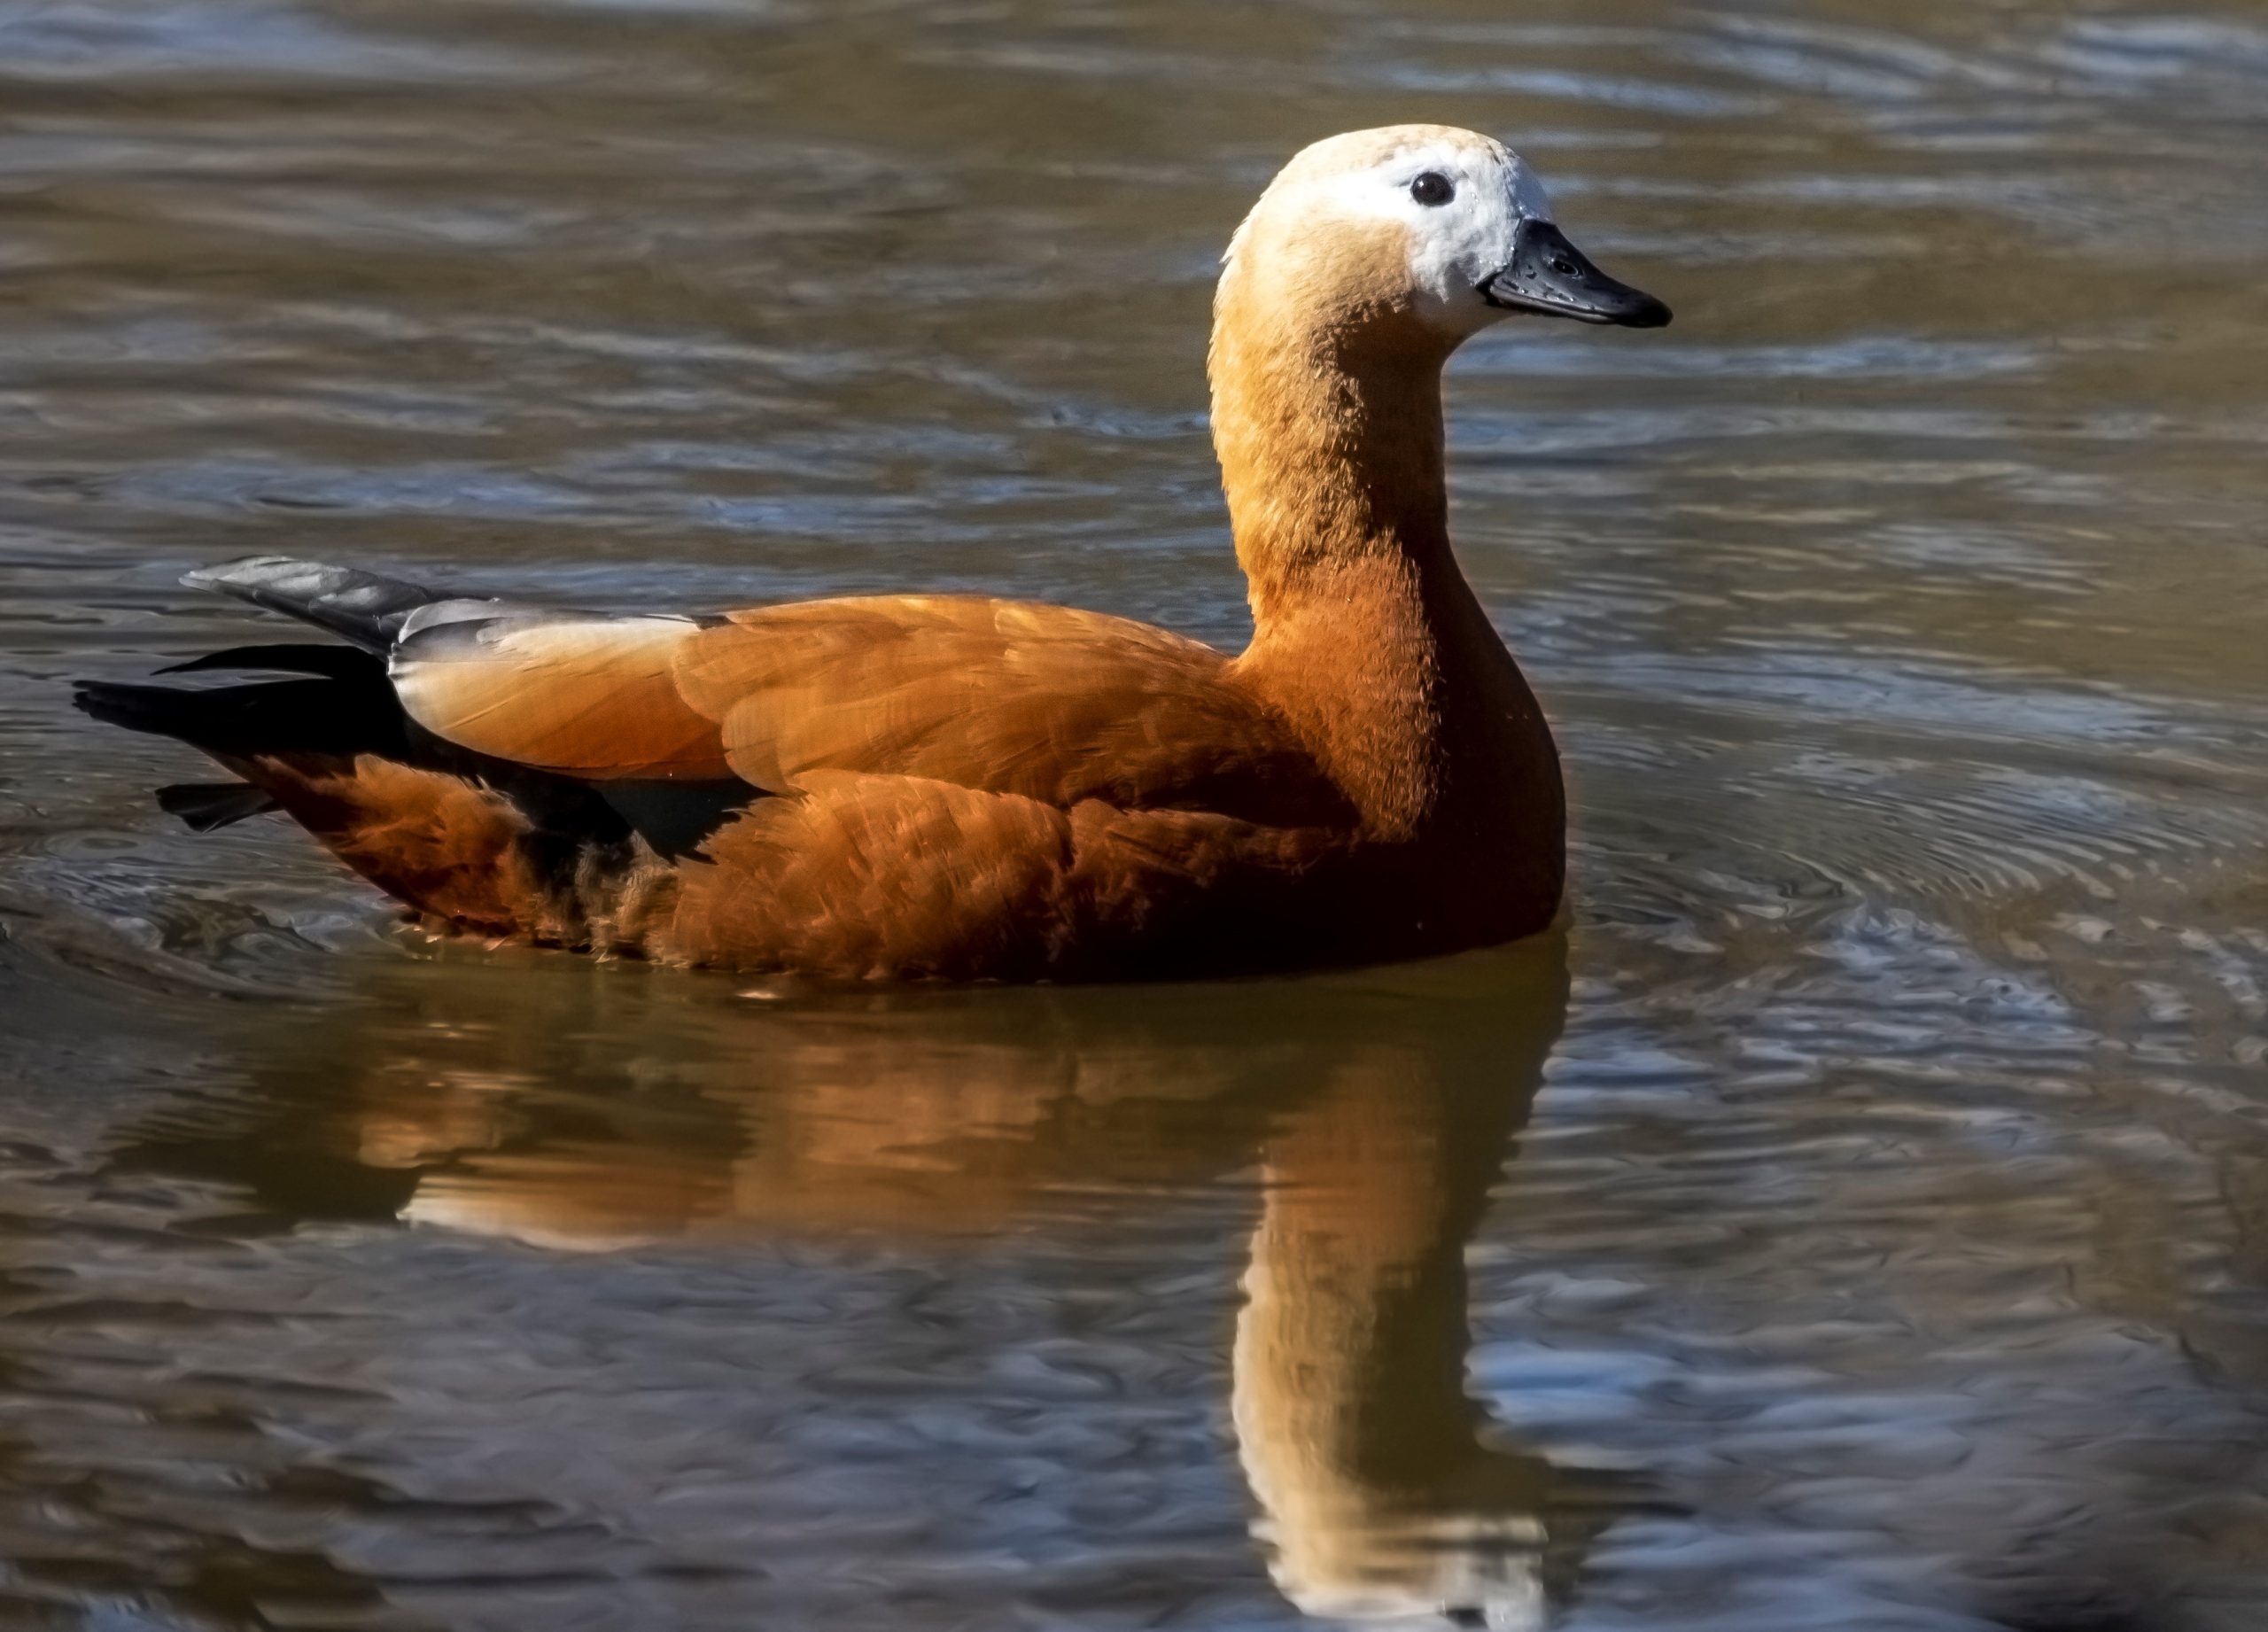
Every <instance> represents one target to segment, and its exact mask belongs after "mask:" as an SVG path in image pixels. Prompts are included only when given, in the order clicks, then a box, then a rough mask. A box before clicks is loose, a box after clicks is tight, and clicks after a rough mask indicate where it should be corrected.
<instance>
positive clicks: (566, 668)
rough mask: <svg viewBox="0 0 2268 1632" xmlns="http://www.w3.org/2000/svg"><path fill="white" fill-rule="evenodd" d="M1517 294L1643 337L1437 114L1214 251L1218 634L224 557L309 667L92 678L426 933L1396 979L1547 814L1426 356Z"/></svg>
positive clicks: (1477, 898)
mask: <svg viewBox="0 0 2268 1632" xmlns="http://www.w3.org/2000/svg"><path fill="white" fill-rule="evenodd" d="M1515 312H1536V313H1543V314H1547V315H1555V316H1562V317H1572V318H1575V319H1577V320H1579V321H1581V322H1586V323H1619V324H1622V325H1625V326H1627V327H1632V328H1652V327H1658V326H1659V325H1661V324H1663V323H1667V322H1668V321H1669V311H1668V308H1667V307H1665V306H1663V305H1662V303H1661V302H1660V301H1658V300H1657V299H1654V298H1652V297H1651V296H1650V295H1646V294H1643V293H1641V292H1639V291H1636V290H1635V289H1631V288H1629V287H1628V286H1627V285H1625V284H1619V283H1617V282H1616V281H1615V280H1613V279H1612V278H1610V277H1608V276H1606V275H1605V274H1604V273H1602V272H1600V271H1599V270H1598V269H1597V268H1596V267H1594V266H1593V265H1592V264H1591V263H1590V261H1589V260H1587V259H1585V257H1584V256H1583V255H1582V254H1581V252H1579V251H1578V250H1576V249H1575V248H1574V246H1573V245H1571V244H1570V243H1569V242H1568V241H1567V239H1566V238H1565V237H1564V236H1563V235H1562V234H1561V232H1560V230H1559V229H1558V228H1557V226H1556V225H1554V224H1553V221H1552V217H1551V211H1550V205H1549V203H1548V202H1547V200H1546V198H1545V196H1544V193H1543V189H1542V185H1541V183H1539V182H1538V181H1537V179H1536V177H1535V175H1534V172H1533V171H1531V170H1530V169H1529V168H1528V167H1527V165H1526V163H1525V162H1524V161H1523V160H1522V159H1520V158H1519V157H1518V155H1517V154H1515V153H1513V152H1511V151H1509V150H1508V149H1506V148H1505V147H1503V145H1502V144H1499V143H1496V142H1494V141H1492V140H1490V139H1488V138H1487V137H1486V136H1476V135H1474V134H1472V132H1470V131H1464V130H1456V129H1450V128H1443V127H1439V126H1424V125H1410V126H1398V127H1394V128H1387V129H1380V130H1364V131H1356V132H1353V133H1351V134H1348V135H1344V136H1333V137H1331V138H1330V139H1328V140H1326V141H1323V142H1318V143H1317V144H1315V145H1313V146H1311V147H1309V148H1308V149H1306V150H1305V151H1304V152H1301V153H1300V154H1299V155H1298V156H1297V157H1295V158H1294V159H1293V160H1292V161H1291V162H1290V163H1289V164H1288V165H1286V166H1285V167H1284V169H1283V171H1282V172H1281V173H1280V174H1279V175H1277V177H1276V179H1275V180H1274V181H1273V182H1272V183H1270V185H1269V187H1268V190H1266V192H1264V193H1263V194H1262V197H1261V198H1260V201H1259V203H1258V204H1257V205H1255V206H1254V208H1253V211H1252V214H1250V215H1249V216H1248V217H1247V218H1246V220H1245V221H1244V224H1243V225H1242V226H1240V227H1239V228H1238V229H1237V231H1236V234H1235V236H1234V237H1232V238H1231V240H1230V244H1229V249H1228V253H1227V255H1226V256H1225V258H1224V260H1223V270H1222V274H1221V280H1220V284H1219V289H1218V291H1217V293H1216V298H1215V303H1214V323H1213V340H1212V348H1211V354H1210V372H1211V378H1212V387H1213V415H1212V429H1213V440H1214V446H1215V447H1216V450H1217V452H1218V454H1219V456H1220V462H1221V474H1222V482H1223V487H1224V489H1225V491H1226V493H1227V497H1228V508H1229V517H1230V521H1231V525H1232V528H1233V530H1234V533H1235V539H1236V550H1237V559H1238V562H1239V564H1240V565H1241V566H1242V568H1243V570H1244V573H1245V576H1246V579H1247V581H1248V583H1249V587H1250V599H1251V606H1252V618H1253V637H1252V641H1251V644H1250V645H1249V646H1247V648H1246V649H1245V650H1244V651H1243V652H1242V653H1241V654H1240V655H1238V656H1236V657H1230V656H1228V655H1227V654H1225V653H1223V652H1219V651H1216V650H1215V649H1212V648H1210V647H1208V646H1205V645H1201V644H1200V643H1199V642H1197V641H1192V640H1187V639H1184V637H1182V636H1180V635H1177V634H1172V633H1168V632H1166V631H1165V630H1162V629H1157V628H1153V627H1151V626H1147V625H1145V624H1139V623H1134V622H1130V621H1128V620H1127V619H1124V618H1111V617H1105V616H1103V615H1101V614H1099V613H1095V612H1086V611H1075V610H1068V609H1066V608H1062V607H1056V606H1045V605H1038V604H1034V603H1032V602H1018V601H998V600H989V599H983V598H981V597H975V596H948V595H890V596H874V597H858V598H848V599H840V600H828V601H813V602H799V603H796V604H790V605H784V606H766V607H757V608H752V609H748V610H737V611H726V612H721V613H713V614H697V615H685V616H679V615H670V614H660V613H650V612H649V613H634V614H627V615H609V614H604V613H594V612H579V611H563V610H548V609H545V608H541V607H538V606H532V605H524V604H520V603H517V602H509V601H498V600H483V599H468V598H462V597H459V596H455V595H448V594H445V593H440V592H437V591H433V590H429V589H426V588H423V587H419V586H417V585H415V584H410V583H406V582H403V581H401V580H400V579H392V578H384V577H380V576H378V575H377V574H375V573H370V572H364V571H355V570H353V569H350V568H344V567H331V566H323V565H318V564H315V563H307V562H300V561H292V560H288V559H284V558H282V557H277V556H260V557H254V558H252V559H248V560H244V561H238V562H235V563H230V564H229V565H226V566H221V567H215V568H212V569H209V570H206V571H198V572H192V573H190V575H189V576H188V578H187V579H186V580H185V581H187V582H188V583H190V584H191V585H194V586H196V587H200V588H208V589H215V590H219V591H221V592H222V593H223V594H227V595H235V596H237V597H238V598H240V599H243V600H245V601H249V602H252V603H253V604H255V605H258V606H261V607H266V608H268V609H270V610H275V611H278V612H283V613H285V614H288V615H289V616H291V617H294V618H300V619H302V620H304V621H306V622H307V623H310V624H313V625H315V626H318V627H320V628H322V629H324V630H327V631H329V632H330V633H332V634H334V635H337V636H339V637H341V638H342V640H343V641H344V642H345V643H344V644H335V643H299V644H289V645H264V646H253V647H242V648H237V649H231V650H229V651H225V652H219V653H215V654H214V655H212V656H210V657H201V658H198V659H196V660H194V661H192V662H190V663H187V664H180V665H177V668H178V669H180V670H190V671H255V672H257V671H265V672H269V673H272V674H281V675H283V676H287V677H288V678H282V679H269V680H256V681H251V682H247V683H240V684H232V685H229V686H225V687H221V688H203V689H197V688H175V687H160V686H134V685H116V684H107V683H89V684H85V685H82V687H81V688H80V690H79V696H78V701H79V703H80V706H81V707H82V708H84V709H85V710H86V711H88V712H89V713H90V714H93V715H94V716H95V717H97V719H105V720H108V721H110V722H112V723H113V724H117V725H121V726H126V727H132V728H135V729H138V730H146V731H154V732H158V733H160V734H166V735H170V736H175V737H178V738H180V739H182V740H183V741H184V742H189V743H190V744H191V745H193V746H195V747H197V748H198V749H201V750H204V751H205V752H206V754H208V755H210V756H211V757H212V758H214V759H216V760H218V761H219V762H220V763H221V765H224V766H225V767H227V769H228V770H229V772H230V773H233V775H234V776H235V777H237V778H238V779H240V780H238V781H232V782H227V783H220V784H195V785H177V786H175V787H171V788H167V789H162V790H161V791H160V793H159V803H160V804H162V805H164V806H165V808H167V809H168V810H170V811H172V812H175V813H176V814H178V815H180V816H181V817H183V819H184V820H187V821H188V822H189V823H190V825H191V826H192V827H196V828H200V829H201V828H211V827H218V826H221V825H223V824H225V823H227V822H229V821H232V820H237V819H238V818H240V817H243V816H247V815H251V814H252V813H255V812H260V811H263V810H269V809H280V810H282V811H283V812H285V813H286V814H287V815H289V816H291V818H292V819H293V820H297V821H298V822H299V824H300V825H301V826H302V827H305V828H307V829H308V830H309V831H310V832H312V833H313V834H315V836H316V837H317V838H318V839H320V840H321V841H322V843H324V844H325V845H327V846H328V847H329V848H330V851H332V852H333V853H334V854H335V855H337V856H338V858H339V859H341V860H343V861H345V862H346V864H347V865H348V866H349V867H353V869H354V870H355V871H356V872H358V873H360V874H362V875H363V876H364V877H365V878H367V879H369V881H370V882H373V883H375V884H377V886H378V887H379V888H380V889H382V890H385V891H386V892H387V893H389V894H391V895H392V896H393V897H395V898H397V899H399V900H400V901H402V902H404V903H406V904H407V905H408V906H409V907H411V908H412V909H414V911H415V912H416V913H419V914H421V915H422V916H423V917H424V918H425V919H426V920H427V921H431V922H434V923H437V924H440V925H446V926H449V927H452V928H454V929H462V930H464V931H467V932H470V933H474V934H478V935H483V936H511V937H516V938H518V939H522V940H526V941H531V942H535V943H540V944H552V945H561V946H570V947H577V948H584V949H589V950H594V951H602V952H605V951H611V952H633V953H638V954H641V955H644V956H647V957H651V958H655V959H658V960H664V961H667V962H672V963H681V964H695V965H711V966H718V967H725V968H736V969H742V970H771V971H786V972H795V973H804V974H811V975H826V976H848V977H864V978H916V977H931V978H949V979H981V978H991V979H1006V980H1027V979H1064V980H1077V979H1105V978H1130V977H1160V976H1177V975H1210V974H1219V973H1228V972H1237V971H1254V970H1263V969H1278V968H1294V967H1301V966H1309V965H1317V964H1324V963H1347V962H1355V961H1369V960H1385V959H1394V958H1408V957H1414V956H1419V955H1424V954H1430V953H1436V952H1450V951H1454V950H1457V949H1460V948H1465V947H1471V946H1475V945H1480V944H1489V943H1495V942H1501V941H1507V940H1511V939H1513V938H1516V937H1518V936H1523V935H1526V934H1529V933H1531V932H1533V931H1534V930H1537V929H1542V928H1543V927H1545V926H1546V925H1547V924H1548V923H1549V922H1550V920H1551V919H1552V917H1553V916H1554V914H1555V913H1556V912H1557V908H1558V905H1559V902H1560V897H1561V892H1562V889H1563V885H1564V881H1565V799H1564V796H1563V793H1562V789H1561V783H1560V776H1559V765H1558V758H1557V752H1556V751H1555V750H1554V748H1553V744H1552V740H1551V734H1550V729H1549V727H1547V726H1546V725H1545V723H1544V719H1543V716H1542V711H1540V710H1539V709H1538V707H1537V706H1536V702H1535V698H1534V695H1533V694H1532V693H1531V692H1530V690H1529V689H1528V687H1527V684H1526V681H1525V680H1523V679H1522V678H1521V675H1520V672H1519V670H1518V667H1517V666H1515V664H1513V662H1512V658H1511V655H1510V654H1509V653H1508V652H1507V651H1506V650H1505V649H1504V645H1503V641H1501V640H1500V639H1499V638H1498V637H1497V634H1496V633H1495V629H1494V628H1493V627H1492V626H1491V625H1490V623H1489V621H1488V618H1487V614H1486V613H1485V612H1483V610H1481V607H1480V602H1478V601H1477V600H1476V599H1475V598H1474V595H1473V593H1472V588H1471V587H1470V586H1468V585H1467V583H1466V582H1465V579H1464V575H1463V574H1462V573H1461V572H1460V571H1458V568H1457V564H1456V559H1455V557H1454V556H1452V555H1451V553H1450V550H1449V532H1448V522H1447V509H1448V505H1447V498H1446V493H1445V489H1444V486H1443V476H1442V439H1441V369H1442V366H1443V365H1444V364H1445V363H1446V362H1447V361H1448V360H1449V354H1451V353H1452V352H1454V351H1455V350H1456V347H1457V346H1458V345H1459V344H1460V343H1462V342H1463V341H1464V339H1465V338H1467V337H1469V336H1471V335H1472V334H1474V333H1476V332H1477V331H1479V330H1481V329H1483V328H1485V327H1487V325H1488V324H1490V323H1495V322H1496V321H1498V320H1499V319H1501V318H1503V317H1505V316H1508V315H1511V314H1512V313H1515Z"/></svg>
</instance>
